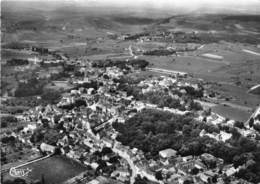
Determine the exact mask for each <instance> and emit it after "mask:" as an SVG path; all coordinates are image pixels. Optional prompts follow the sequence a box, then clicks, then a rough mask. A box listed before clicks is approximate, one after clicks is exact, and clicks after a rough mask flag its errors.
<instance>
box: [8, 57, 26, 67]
mask: <svg viewBox="0 0 260 184" xmlns="http://www.w3.org/2000/svg"><path fill="white" fill-rule="evenodd" d="M28 64H29V61H28V60H27V59H15V58H14V59H10V60H7V61H6V65H8V66H20V65H28Z"/></svg>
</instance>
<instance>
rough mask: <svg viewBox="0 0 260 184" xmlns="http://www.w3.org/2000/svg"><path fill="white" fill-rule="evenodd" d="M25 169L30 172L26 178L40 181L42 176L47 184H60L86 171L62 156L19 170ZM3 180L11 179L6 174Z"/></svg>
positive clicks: (81, 166)
mask: <svg viewBox="0 0 260 184" xmlns="http://www.w3.org/2000/svg"><path fill="white" fill-rule="evenodd" d="M27 168H28V169H31V170H32V171H31V172H30V173H29V174H28V176H27V178H29V179H31V180H41V178H42V176H43V177H44V180H45V183H48V184H60V183H62V182H64V181H66V180H68V179H70V178H72V177H74V176H76V175H78V174H80V173H82V172H84V171H85V170H86V168H85V167H84V166H83V165H81V164H79V163H77V162H75V161H73V160H71V159H68V158H66V157H63V156H53V157H50V158H47V159H44V160H41V161H39V162H35V163H32V164H29V165H26V166H23V167H21V168H20V169H27ZM3 179H4V180H6V179H11V176H10V175H9V173H8V174H7V175H6V176H4V178H3Z"/></svg>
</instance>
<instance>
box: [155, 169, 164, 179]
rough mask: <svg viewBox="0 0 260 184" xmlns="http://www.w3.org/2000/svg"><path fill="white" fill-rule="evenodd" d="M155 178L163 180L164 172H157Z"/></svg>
mask: <svg viewBox="0 0 260 184" xmlns="http://www.w3.org/2000/svg"><path fill="white" fill-rule="evenodd" d="M155 178H156V179H157V180H163V176H162V171H157V172H156V173H155Z"/></svg>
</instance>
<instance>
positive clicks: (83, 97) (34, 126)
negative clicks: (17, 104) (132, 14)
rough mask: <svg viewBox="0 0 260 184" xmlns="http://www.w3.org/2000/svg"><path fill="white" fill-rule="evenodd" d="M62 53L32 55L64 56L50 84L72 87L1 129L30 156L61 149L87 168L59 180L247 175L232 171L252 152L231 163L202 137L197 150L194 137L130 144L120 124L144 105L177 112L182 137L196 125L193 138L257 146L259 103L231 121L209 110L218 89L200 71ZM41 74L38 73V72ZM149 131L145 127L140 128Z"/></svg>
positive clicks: (231, 179) (170, 182) (207, 179)
mask: <svg viewBox="0 0 260 184" xmlns="http://www.w3.org/2000/svg"><path fill="white" fill-rule="evenodd" d="M33 49H35V48H33ZM205 57H207V55H206V56H205ZM65 59H66V58H65ZM65 59H64V58H63V57H61V56H59V60H54V61H41V60H39V59H36V58H35V59H33V58H32V59H31V62H33V63H34V64H36V63H42V64H43V65H48V66H57V65H60V64H61V65H62V64H63V63H64V62H66V64H67V65H68V66H69V67H71V68H72V70H70V71H69V72H68V73H69V77H68V78H67V80H66V81H56V84H57V83H58V82H60V83H67V84H69V85H70V86H73V87H72V88H71V89H69V90H67V91H66V92H65V93H63V94H62V98H61V99H59V102H58V103H56V104H47V105H38V106H36V107H35V108H31V109H29V110H27V111H25V112H23V114H21V115H19V116H17V119H18V121H21V122H29V123H28V124H27V126H25V127H23V128H21V129H19V130H18V131H15V132H12V133H11V134H10V133H4V134H3V135H2V138H3V137H4V138H5V139H6V141H8V139H11V138H12V139H15V140H17V143H16V144H21V145H22V147H27V148H29V149H30V150H31V152H33V154H35V155H36V157H37V156H39V155H41V156H54V155H63V156H65V157H67V158H70V159H72V160H74V161H76V162H78V163H80V164H82V165H84V166H86V167H87V168H88V170H87V171H84V172H83V173H80V174H79V175H77V176H74V177H73V178H70V179H68V180H66V181H65V182H63V183H66V184H72V183H82V184H83V183H84V184H102V183H129V184H138V183H139V184H141V183H160V184H163V183H167V184H174V183H176V184H184V183H185V184H186V183H201V184H203V183H218V184H222V183H223V184H224V183H234V184H235V183H236V184H238V183H241V184H242V183H243V184H246V183H250V182H249V181H246V180H245V179H242V178H243V177H239V174H238V173H240V172H241V171H244V170H246V169H249V168H250V169H251V167H254V166H253V165H254V164H256V162H255V161H254V159H253V157H255V156H254V155H253V154H252V155H251V156H250V155H249V156H248V155H247V157H246V158H244V157H243V158H239V157H238V156H236V159H237V162H238V163H231V162H229V161H228V160H227V159H226V160H225V159H224V158H220V157H217V156H214V155H213V154H211V153H209V152H212V151H210V149H211V147H212V145H211V143H208V144H205V149H204V148H203V150H200V149H202V148H201V146H200V145H196V144H195V143H194V145H193V146H194V147H192V148H190V147H183V146H182V147H180V148H179V149H178V150H176V149H173V147H174V146H171V147H166V146H165V145H167V144H165V145H163V146H162V148H164V149H161V148H158V149H161V150H156V151H155V153H152V154H151V153H149V151H147V150H145V151H144V150H142V149H140V148H141V147H142V146H145V145H139V146H137V147H134V146H132V145H135V144H136V145H138V143H134V141H137V140H134V141H133V142H131V144H132V145H130V146H129V145H127V144H126V143H127V141H128V139H127V138H126V137H128V136H131V133H130V129H129V132H128V130H123V128H122V126H127V127H131V124H130V123H131V122H132V121H138V119H135V118H136V116H137V115H138V114H141V115H140V116H141V118H142V113H143V115H147V114H148V116H149V113H150V114H151V118H152V116H153V114H157V115H158V116H167V117H168V118H169V119H171V118H173V119H177V120H180V121H181V120H183V122H179V123H181V125H179V126H180V128H177V130H174V131H175V133H176V135H178V136H183V137H184V138H183V139H185V136H186V135H187V137H188V136H190V134H192V133H194V135H192V136H193V137H194V138H195V137H198V139H202V140H203V141H205V142H206V140H210V141H212V142H213V143H214V144H219V145H223V146H225V147H226V148H227V149H226V151H228V150H229V149H228V148H230V150H231V148H232V147H233V146H232V144H233V143H232V141H233V142H234V139H235V138H234V137H236V136H237V137H242V138H243V139H245V141H244V145H245V144H251V145H248V147H249V148H248V149H250V151H254V150H255V149H256V148H255V146H256V144H257V143H258V146H259V131H258V130H256V129H255V128H254V127H256V125H257V124H258V125H259V124H260V123H259V122H260V118H259V114H260V113H259V108H258V110H257V111H256V112H255V113H254V114H253V115H252V117H251V118H250V120H248V122H243V123H242V122H236V121H234V120H232V119H228V118H225V117H222V116H220V115H218V114H216V113H213V112H211V109H210V108H209V107H207V105H205V104H207V102H206V101H204V100H203V99H210V98H217V97H216V96H215V97H211V95H212V94H211V95H210V94H209V92H208V91H207V90H206V88H205V86H206V83H205V82H204V81H203V80H202V79H195V78H193V77H192V76H190V75H189V74H187V73H184V72H178V71H166V70H161V71H159V74H157V75H151V76H149V77H145V78H142V77H140V78H134V77H133V76H137V75H140V74H142V73H144V72H146V71H151V70H149V66H148V62H146V61H145V60H141V59H136V58H135V59H133V58H131V59H127V60H126V61H124V60H123V61H122V60H101V61H99V60H98V61H90V60H84V59H78V60H75V61H68V60H66V61H64V60H65ZM75 69H76V71H75ZM152 72H155V73H156V72H158V71H152ZM75 73H77V76H76V75H75ZM41 75H43V73H42V74H41V73H38V78H41ZM50 76H51V74H49V76H44V77H50ZM161 114H162V115H161ZM185 118H186V119H187V120H185ZM184 121H192V122H193V121H194V122H193V123H194V124H196V126H197V127H199V128H197V129H196V131H193V129H190V127H189V126H188V125H189V124H185V123H184ZM127 123H129V125H128V124H127ZM188 123H190V122H188ZM136 126H137V125H136ZM138 126H139V125H138ZM142 126H144V129H145V128H147V129H150V128H151V127H150V125H145V124H143V125H142ZM145 126H147V127H145ZM176 126H177V125H176ZM194 129H195V128H194ZM153 131H156V130H153ZM153 131H152V130H149V131H148V133H147V135H146V136H149V135H150V134H152V132H153ZM158 131H159V130H158ZM169 131H172V130H169ZM146 138H147V137H146ZM146 138H145V137H144V139H146ZM147 139H148V138H147ZM240 139H241V138H240ZM121 140H123V141H121ZM230 140H232V141H230ZM176 141H177V139H176ZM188 141H189V140H188ZM229 141H230V142H229ZM241 142H242V141H241ZM150 144H151V143H150ZM187 144H188V143H187ZM241 144H242V143H241ZM187 146H188V145H187ZM207 146H208V147H207ZM250 146H251V147H250ZM177 147H178V146H177ZM245 147H246V146H245ZM252 147H253V148H252ZM149 149H150V148H149ZM149 149H148V150H149ZM191 149H194V151H191ZM245 149H247V148H245ZM2 150H3V152H4V153H6V154H8V152H10V150H8V146H7V147H5V145H3V148H2ZM196 150H197V151H196ZM198 150H200V151H198ZM206 150H209V151H208V152H207V151H206ZM215 152H217V151H215ZM244 152H245V154H246V152H248V150H245V151H244ZM242 153H243V152H242ZM242 153H241V154H242ZM30 154H32V153H30ZM216 154H217V153H216ZM223 154H226V153H223ZM243 154H244V153H243ZM219 155H222V153H220V154H219ZM232 159H233V158H232ZM242 159H246V161H242ZM90 173H91V174H90ZM30 182H32V181H30Z"/></svg>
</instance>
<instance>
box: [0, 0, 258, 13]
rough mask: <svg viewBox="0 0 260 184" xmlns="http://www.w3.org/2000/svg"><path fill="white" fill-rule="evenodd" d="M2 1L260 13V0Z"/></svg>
mask: <svg viewBox="0 0 260 184" xmlns="http://www.w3.org/2000/svg"><path fill="white" fill-rule="evenodd" d="M0 1H45V2H46V1H49V2H53V1H55V2H57V1H61V2H63V3H64V1H65V2H68V3H73V4H78V5H81V6H84V5H85V6H88V5H94V6H115V7H123V8H138V7H139V8H157V9H161V10H163V9H166V10H170V9H184V10H185V9H186V10H198V9H201V8H204V9H207V8H208V9H210V10H211V9H212V10H221V9H225V10H229V9H230V10H231V11H232V10H246V11H247V12H248V13H250V12H252V13H259V14H260V0H0Z"/></svg>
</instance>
